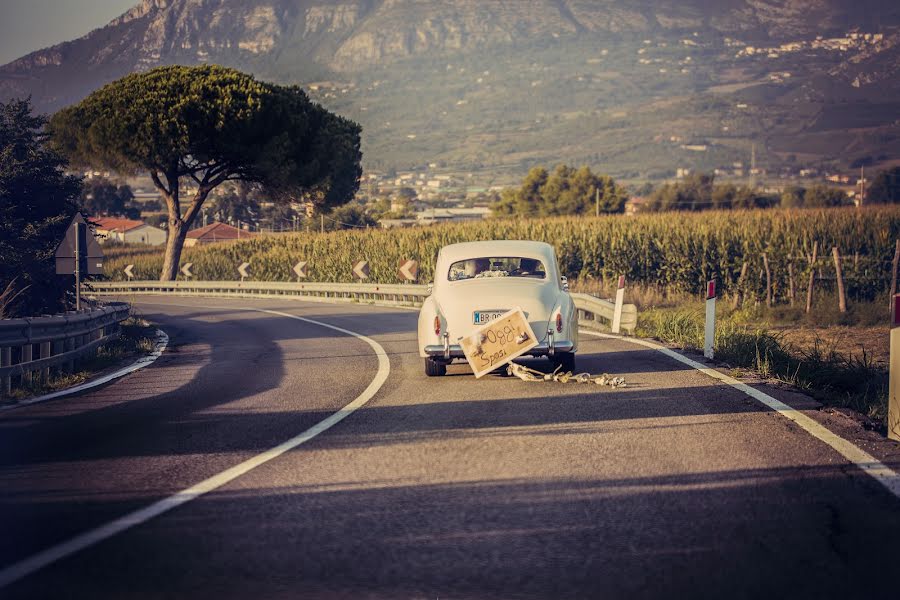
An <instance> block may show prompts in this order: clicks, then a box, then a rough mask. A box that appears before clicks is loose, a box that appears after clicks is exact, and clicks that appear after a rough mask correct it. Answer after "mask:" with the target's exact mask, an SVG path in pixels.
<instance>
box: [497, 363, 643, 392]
mask: <svg viewBox="0 0 900 600" xmlns="http://www.w3.org/2000/svg"><path fill="white" fill-rule="evenodd" d="M561 368H562V367H556V370H555V371H553V372H552V373H542V372H541V371H536V370H535V369H530V368H528V367H526V366H525V365H520V364H518V363H514V362H511V363H509V364H508V365H507V367H506V373H507V375H513V376H515V377H518V378H519V379H521V380H522V381H555V382H557V383H569V382H570V381H573V382H575V383H595V384H597V385H608V386H609V387H613V388H623V387H625V386H626V383H625V378H624V377H613V376H612V375H607V374H606V373H604V374H603V375H599V376H596V377H595V376H593V375H591V374H590V373H579V374H578V375H574V374H573V373H572V372H571V371H566V372H564V373H560V372H559V370H560V369H561Z"/></svg>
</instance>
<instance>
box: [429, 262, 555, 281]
mask: <svg viewBox="0 0 900 600" xmlns="http://www.w3.org/2000/svg"><path fill="white" fill-rule="evenodd" d="M490 277H525V278H528V279H546V278H547V269H546V268H545V267H544V263H543V262H541V261H540V260H538V259H536V258H522V257H520V256H498V257H488V256H484V257H480V258H469V259H466V260H460V261H457V262H455V263H453V264H451V265H450V272H449V273H448V274H447V280H448V281H462V280H464V279H487V278H490Z"/></svg>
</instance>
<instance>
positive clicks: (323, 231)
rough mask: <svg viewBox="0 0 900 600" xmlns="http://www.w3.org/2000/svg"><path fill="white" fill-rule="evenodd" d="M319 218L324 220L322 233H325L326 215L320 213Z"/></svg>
mask: <svg viewBox="0 0 900 600" xmlns="http://www.w3.org/2000/svg"><path fill="white" fill-rule="evenodd" d="M319 218H320V219H321V221H322V228H321V233H325V215H319Z"/></svg>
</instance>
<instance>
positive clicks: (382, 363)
mask: <svg viewBox="0 0 900 600" xmlns="http://www.w3.org/2000/svg"><path fill="white" fill-rule="evenodd" d="M222 308H225V307H222ZM227 308H228V309H230V310H234V309H235V308H239V309H240V310H250V311H256V312H263V313H269V314H273V315H278V316H281V317H287V318H289V319H296V320H297V321H303V322H304V323H311V324H313V325H318V326H320V327H326V328H328V329H331V330H333V331H337V332H339V333H344V334H347V335H351V336H353V337H355V338H357V339H360V340H362V341H364V342H365V343H367V344H368V345H369V346H370V347H371V348H372V350H374V351H375V355H376V356H377V357H378V372H377V373H376V374H375V377H374V378H373V379H372V382H371V383H370V384H369V385H368V387H366V389H365V390H363V392H362V393H361V394H360V395H359V396H357V397H356V398H355V399H354V400H353V401H352V402H350V403H349V404H347V405H346V406H344V407H343V408H341V409H339V410H338V411H337V412H335V413H334V414H332V415H330V416H329V417H327V418H326V419H323V420H322V421H319V422H318V423H316V424H315V425H313V426H312V427H310V428H309V429H307V430H306V431H304V432H302V433H300V434H298V435H296V436H294V437H292V438H291V439H289V440H287V441H285V442H283V443H281V444H279V445H277V446H275V447H274V448H271V449H269V450H266V451H265V452H263V453H261V454H257V455H256V456H254V457H252V458H250V459H247V460H245V461H244V462H242V463H240V464H237V465H235V466H233V467H231V468H229V469H226V470H224V471H222V472H221V473H218V474H217V475H213V476H212V477H209V478H207V479H204V480H203V481H201V482H200V483H197V484H194V485H192V486H191V487H189V488H187V489H184V490H181V491H180V492H177V493H175V494H173V495H171V496H169V497H167V498H163V499H162V500H159V501H157V502H154V503H153V504H151V505H150V506H147V507H144V508H141V509H139V510H136V511H134V512H131V513H128V514H127V515H125V516H122V517H119V518H118V519H115V520H114V521H111V522H109V523H107V524H105V525H101V526H100V527H97V528H95V529H91V530H89V531H86V532H84V533H82V534H79V535H77V536H75V537H73V538H71V539H69V540H67V541H65V542H62V543H60V544H57V545H55V546H51V547H50V548H47V549H46V550H43V551H41V552H38V553H37V554H34V555H32V556H30V557H28V558H26V559H24V560H21V561H19V562H17V563H14V564H12V565H10V566H8V567H6V568H4V569H3V570H2V571H0V588H3V587H5V586H7V585H9V584H11V583H13V582H15V581H18V580H19V579H22V578H23V577H26V576H27V575H30V574H32V573H34V572H36V571H38V570H40V569H43V568H44V567H46V566H48V565H50V564H52V563H54V562H56V561H58V560H61V559H63V558H66V557H67V556H71V555H73V554H75V553H77V552H80V551H82V550H84V549H86V548H89V547H91V546H93V545H95V544H97V543H99V542H102V541H103V540H106V539H108V538H111V537H112V536H114V535H117V534H119V533H122V532H123V531H126V530H128V529H131V528H132V527H135V526H137V525H140V524H142V523H146V522H147V521H149V520H150V519H153V518H154V517H158V516H159V515H161V514H163V513H166V512H169V511H170V510H172V509H174V508H178V507H179V506H181V505H182V504H186V503H187V502H190V501H191V500H196V499H197V498H199V497H200V496H202V495H204V494H206V493H208V492H211V491H213V490H215V489H217V488H220V487H222V486H223V485H225V484H226V483H229V482H230V481H233V480H235V479H237V478H238V477H240V476H241V475H244V474H246V473H248V472H250V471H252V470H253V469H255V468H256V467H259V466H261V465H263V464H265V463H267V462H269V461H270V460H272V459H274V458H277V457H279V456H281V455H282V454H284V453H285V452H287V451H289V450H293V449H294V448H296V447H297V446H299V445H300V444H303V443H304V442H308V441H309V440H311V439H313V438H314V437H316V436H317V435H319V434H320V433H323V432H325V431H327V430H328V429H330V428H332V427H334V426H335V425H337V424H338V423H340V422H341V421H343V420H344V419H346V418H347V417H348V416H350V415H351V414H353V413H354V412H355V411H356V410H358V409H359V408H361V407H362V406H363V405H365V404H366V403H367V402H368V401H369V400H371V399H372V397H373V396H375V394H376V393H377V392H378V390H380V389H381V386H383V385H384V382H385V381H386V380H387V378H388V375H389V374H390V372H391V364H390V361H389V360H388V355H387V352H385V350H384V348H382V347H381V344H379V343H378V342H376V341H375V340H373V339H371V338H369V337H367V336H365V335H362V334H360V333H356V332H355V331H350V330H349V329H343V328H342V327H337V326H335V325H329V324H328V323H323V322H321V321H315V320H313V319H307V318H305V317H299V316H297V315H292V314H289V313H285V312H280V311H277V310H268V309H263V308H248V307H227Z"/></svg>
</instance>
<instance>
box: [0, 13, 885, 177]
mask: <svg viewBox="0 0 900 600" xmlns="http://www.w3.org/2000/svg"><path fill="white" fill-rule="evenodd" d="M898 26H900V5H896V3H890V2H883V1H880V0H856V1H850V0H724V1H716V0H681V1H676V0H657V1H651V0H627V1H624V2H622V1H618V2H616V1H613V0H600V1H592V0H531V1H529V2H523V1H521V0H505V1H504V0H480V1H479V0H459V1H456V2H452V3H449V2H431V1H426V0H342V1H338V2H325V1H323V0H247V1H238V0H144V1H143V2H142V3H141V4H140V5H139V6H136V7H135V8H133V9H132V10H130V11H128V12H127V13H126V14H124V15H122V16H121V17H119V18H118V19H116V20H114V21H112V22H111V23H109V24H108V25H107V26H105V27H102V28H100V29H97V30H95V31H93V32H91V33H90V34H88V35H87V36H85V37H83V38H80V39H78V40H75V41H72V42H66V43H63V44H59V45H57V46H54V47H52V48H48V49H46V50H41V51H38V52H35V53H32V54H30V55H28V56H25V57H23V58H21V59H19V60H17V61H14V62H12V63H10V64H8V65H5V66H3V67H0V98H4V99H5V98H8V97H10V96H25V95H29V94H30V95H32V96H33V98H34V100H35V103H36V105H37V106H38V107H39V108H40V109H41V110H48V111H49V110H55V109H57V108H59V107H61V106H64V105H66V104H69V103H71V102H74V101H77V100H79V99H80V98H82V97H83V96H85V95H86V94H88V93H89V92H90V91H91V90H93V89H95V88H97V87H99V86H100V85H102V84H104V83H106V82H108V81H111V80H113V79H115V78H117V77H119V76H121V75H123V74H125V73H128V72H131V71H134V70H146V69H149V68H152V67H154V66H157V65H161V64H172V63H181V64H199V63H203V62H215V63H219V64H224V65H229V66H235V67H237V68H241V69H244V70H249V71H252V72H254V73H256V74H257V75H258V76H260V77H263V78H266V79H272V80H276V81H280V82H297V83H302V84H304V85H307V86H310V89H311V95H312V96H313V97H314V98H316V99H317V100H319V101H321V102H322V103H323V104H325V105H326V106H328V107H329V108H331V109H334V110H338V111H341V112H342V113H344V114H347V115H348V116H350V117H352V118H354V119H356V120H358V121H360V122H361V123H362V124H363V126H364V152H365V162H366V164H367V166H368V167H370V168H389V167H396V168H405V167H411V166H416V165H420V164H421V163H423V162H439V163H441V162H442V163H446V164H447V165H448V166H450V167H455V168H458V169H462V170H469V171H475V172H477V171H478V170H479V169H482V170H485V171H491V172H497V171H503V170H504V169H505V170H509V171H510V172H515V173H519V172H521V171H522V170H524V169H526V168H527V167H528V166H529V165H532V164H535V163H555V162H558V161H562V160H566V161H570V162H578V163H588V164H591V165H593V166H595V167H597V168H600V169H602V170H605V171H610V172H612V173H614V174H618V175H620V176H621V175H624V176H665V175H667V174H669V173H670V172H671V171H672V170H674V169H675V168H676V167H695V168H713V167H726V166H728V167H729V168H731V164H732V163H734V162H747V160H748V157H749V148H750V145H751V144H752V143H754V142H755V143H757V146H758V155H759V160H760V164H762V165H765V164H767V163H769V164H775V163H776V162H780V161H781V160H791V159H792V160H793V161H794V163H795V164H798V165H799V164H820V163H821V164H830V163H833V162H835V161H837V162H841V163H843V164H847V163H850V162H851V161H853V160H859V159H867V160H869V161H877V160H879V159H882V160H887V159H890V158H898V157H900V128H898V125H897V124H896V123H895V119H896V115H898V114H900V103H898V102H897V101H896V100H895V98H896V97H897V91H898V78H897V73H898V70H900V43H898V41H900V33H898V31H900V29H898ZM856 34H859V35H856ZM817 36H821V37H822V39H819V40H817V39H816V37H817ZM852 36H856V37H852ZM760 49H763V50H762V51H761V50H760Z"/></svg>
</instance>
